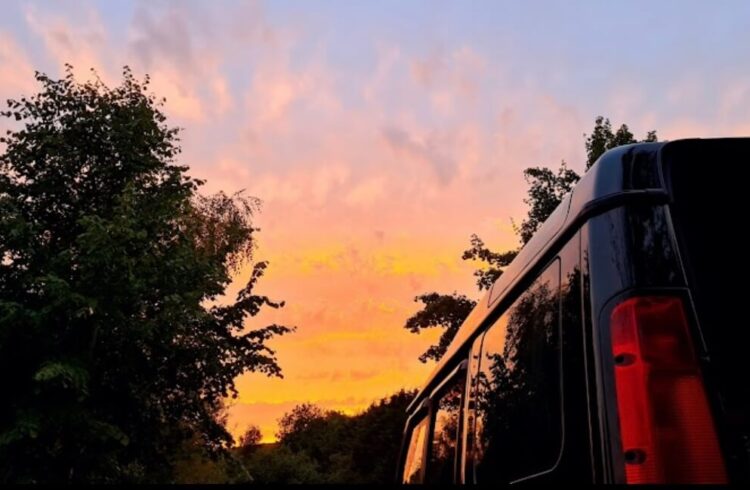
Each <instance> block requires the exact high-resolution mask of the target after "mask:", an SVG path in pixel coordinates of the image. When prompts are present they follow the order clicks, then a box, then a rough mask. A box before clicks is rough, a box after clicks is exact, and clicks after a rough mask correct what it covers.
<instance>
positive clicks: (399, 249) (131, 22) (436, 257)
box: [0, 0, 750, 440]
mask: <svg viewBox="0 0 750 490" xmlns="http://www.w3.org/2000/svg"><path fill="white" fill-rule="evenodd" d="M748 59H750V2H747V1H745V0H741V1H731V0H723V1H721V2H705V1H689V0H680V1H670V0H658V1H657V0H651V1H648V2H646V1H640V0H636V1H629V2H624V1H623V2H616V1H607V2H602V1H585V0H579V1H576V2H567V1H553V0H545V1H537V0H527V1H525V2H510V1H508V2H506V1H487V2H483V1H476V0H475V1H470V2H466V1H446V0H426V1H417V0H411V1H407V2H404V1H392V0H379V1H377V2H375V1H370V2H365V1H363V0H348V1H332V0H330V1H317V0H305V1H282V0H277V1H273V2H260V1H247V2H240V1H221V0H216V1H212V2H198V1H179V2H178V1H174V2H168V1H154V0H151V1H143V2H139V1H133V2H126V1H119V0H110V1H100V2H95V1H90V2H89V1H68V2H53V1H48V2H42V1H39V2H32V1H26V2H24V1H21V2H10V1H9V2H3V15H2V16H0V101H4V100H5V99H7V98H8V97H18V96H19V95H23V94H30V93H33V92H34V91H35V90H37V89H38V86H37V85H36V83H35V81H34V76H33V75H34V70H39V71H42V72H45V73H47V74H49V75H51V76H59V75H60V74H61V72H62V69H63V64H64V63H70V64H72V65H73V66H74V68H75V73H76V74H77V75H78V76H79V77H80V78H81V79H85V78H87V77H89V76H90V71H89V70H90V68H95V69H96V71H97V73H98V74H99V76H100V77H101V78H102V79H103V80H104V81H105V82H107V83H109V84H113V85H114V84H117V83H118V81H119V79H120V74H121V71H122V67H123V66H124V65H128V66H130V67H131V68H132V69H133V70H134V72H135V74H136V75H137V76H143V75H144V74H146V73H148V74H149V75H150V76H151V80H152V84H151V88H152V89H153V91H154V92H155V93H156V94H157V95H159V96H164V97H166V98H167V103H166V113H167V114H168V116H169V122H170V123H171V124H173V125H176V126H179V127H181V128H183V129H182V133H181V138H182V147H183V154H182V155H181V160H180V161H181V163H183V164H187V165H189V166H190V172H191V174H192V175H194V176H196V177H199V178H204V179H206V180H207V183H206V185H205V186H204V188H203V192H206V193H210V192H216V191H219V190H223V191H225V192H228V193H231V192H236V191H239V190H244V191H245V193H246V194H247V195H251V196H255V197H258V198H260V199H261V200H262V201H263V206H262V210H261V211H260V212H259V213H258V214H257V215H256V223H257V225H258V226H259V227H260V228H261V231H260V232H259V233H258V236H257V244H258V248H257V250H256V253H255V258H256V259H257V260H268V261H269V262H270V266H269V268H268V270H267V273H266V276H265V277H264V278H263V279H262V280H261V282H260V284H259V285H258V287H257V289H256V292H257V293H261V294H266V295H268V296H270V297H271V298H273V299H278V300H284V301H285V302H286V306H285V307H284V308H283V309H280V310H274V311H266V312H263V313H261V314H260V315H259V316H257V317H255V318H252V319H250V320H249V321H248V325H247V328H257V327H261V326H263V325H266V324H268V323H271V322H276V323H282V324H285V325H293V326H296V327H297V331H296V332H295V333H294V334H291V335H289V336H286V337H283V338H279V339H275V340H273V341H272V342H271V345H272V347H273V348H274V349H276V350H277V353H278V359H279V363H280V365H281V367H282V369H283V372H284V379H275V378H274V379H269V378H265V377H264V376H262V375H258V374H246V375H243V376H241V377H240V378H238V380H237V386H238V388H239V398H238V399H237V400H235V401H233V402H232V403H231V405H230V407H229V412H228V413H229V419H228V420H229V422H228V423H229V428H230V430H231V431H232V432H233V433H234V434H239V433H241V432H242V431H243V430H244V428H246V427H247V426H248V424H251V423H254V424H257V425H259V426H260V427H261V430H262V432H263V434H264V439H265V440H272V439H273V434H274V432H275V431H276V420H277V419H278V418H279V417H281V415H283V413H284V412H286V411H288V410H290V409H291V408H292V407H293V406H294V405H296V404H298V403H302V402H312V403H316V404H318V405H320V406H321V407H323V408H326V409H335V410H341V411H344V412H345V413H356V412H357V411H358V410H361V409H363V408H365V407H366V406H367V405H368V404H370V403H371V402H373V401H374V400H377V399H379V398H381V397H384V396H386V395H388V394H390V393H392V392H394V391H396V390H398V389H400V388H414V387H418V386H420V385H421V384H422V382H423V381H424V379H425V377H426V376H427V375H428V374H429V372H430V371H431V369H432V365H430V364H426V365H425V364H422V363H420V362H419V361H417V357H418V356H419V354H420V353H422V351H424V350H425V349H426V348H427V347H428V346H429V345H430V343H431V342H432V341H434V340H435V339H436V338H437V334H439V332H427V333H425V334H422V335H414V334H411V333H409V332H408V331H406V330H405V329H404V328H403V325H404V322H405V320H406V319H407V318H408V317H409V316H410V315H412V314H413V313H414V312H416V311H417V310H418V304H416V303H415V302H414V297H415V296H416V295H418V294H420V293H423V292H429V291H440V292H446V293H449V292H453V291H458V292H461V293H466V294H467V295H469V296H471V297H478V296H479V293H478V292H477V290H476V287H475V285H474V278H473V276H472V271H473V267H472V264H470V263H466V262H464V261H462V260H461V252H462V251H463V250H464V249H465V248H467V246H468V243H469V238H470V236H471V234H472V233H476V234H478V235H479V236H481V237H482V238H483V239H484V241H485V242H486V243H487V244H488V245H489V246H490V248H493V249H496V250H505V249H508V248H513V247H516V246H517V245H518V240H517V238H516V236H515V235H514V232H513V226H512V222H511V220H512V219H515V220H516V221H517V222H518V221H520V220H521V219H522V218H523V217H524V215H525V211H526V207H525V205H524V203H523V198H524V194H525V189H526V185H525V182H524V179H523V169H524V168H526V167H529V166H537V165H546V166H557V165H558V164H559V163H560V161H562V160H565V161H566V162H567V163H568V165H569V166H570V167H571V168H573V169H574V170H577V171H579V172H580V171H582V169H583V165H584V161H585V150H584V139H583V134H584V133H585V132H589V131H590V130H591V128H592V127H593V120H594V118H595V117H596V116H597V115H604V116H607V117H609V118H610V119H612V122H613V124H615V125H619V124H620V123H622V122H626V123H627V124H628V125H629V126H630V128H631V130H633V132H634V133H635V134H636V136H637V137H642V136H644V135H645V133H646V131H648V130H651V129H656V130H657V131H658V134H659V137H660V138H662V139H677V138H682V137H694V136H701V137H710V136H739V135H745V136H747V135H749V134H750V116H749V115H750V63H747V61H748ZM2 124H3V123H0V125H2ZM2 129H3V128H2V127H0V130H2ZM249 274H250V271H249V269H247V268H246V269H244V270H242V271H240V272H239V273H238V277H237V281H236V284H235V285H233V286H232V287H231V288H230V290H229V294H230V295H231V294H232V293H234V292H236V291H237V289H238V287H239V285H240V284H241V283H242V282H243V280H244V281H246V280H247V278H248V277H249Z"/></svg>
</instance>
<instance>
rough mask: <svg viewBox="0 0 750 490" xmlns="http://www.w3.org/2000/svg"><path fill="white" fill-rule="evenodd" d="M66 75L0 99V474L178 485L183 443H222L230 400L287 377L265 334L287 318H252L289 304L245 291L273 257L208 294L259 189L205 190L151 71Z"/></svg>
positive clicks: (248, 246) (245, 240)
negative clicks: (248, 381)
mask: <svg viewBox="0 0 750 490" xmlns="http://www.w3.org/2000/svg"><path fill="white" fill-rule="evenodd" d="M72 73H73V72H72V67H70V66H68V67H67V68H66V72H65V76H64V77H63V78H62V79H60V80H53V79H51V78H49V77H47V76H46V75H44V74H41V73H37V74H36V79H37V81H38V82H39V83H40V84H41V91H40V92H39V93H37V94H35V95H33V96H31V97H23V98H21V99H19V100H9V101H8V108H7V110H5V111H2V113H1V114H2V116H3V117H6V118H9V119H10V120H11V121H13V123H12V124H16V126H15V129H13V130H10V131H8V133H7V134H6V136H4V137H3V138H2V139H0V143H1V144H2V145H4V151H3V153H2V154H1V155H0V257H1V259H0V372H2V373H3V377H2V380H3V383H2V385H3V387H2V390H3V395H2V399H3V403H2V404H1V406H0V481H3V482H63V481H67V482H123V481H144V480H146V481H170V480H171V479H172V468H173V461H174V456H175V453H176V452H178V451H180V450H181V448H183V447H184V446H185V444H186V443H187V442H188V441H199V442H198V444H199V446H200V448H201V450H202V451H204V452H206V453H209V454H211V455H217V454H222V453H225V452H226V449H227V447H228V446H229V445H230V444H231V441H232V439H231V436H230V435H229V434H228V433H227V431H226V429H225V428H224V426H223V424H222V423H221V420H219V418H218V415H220V413H221V408H222V400H223V399H224V398H225V397H227V396H230V395H232V396H236V388H235V384H234V379H235V378H236V377H237V376H238V375H240V374H242V373H243V372H247V371H256V372H261V373H264V374H266V375H271V376H278V375H280V368H279V366H278V364H277V362H276V358H275V355H274V352H273V351H272V350H271V349H270V348H269V347H268V346H267V344H266V341H267V340H268V339H269V338H271V337H272V336H274V335H280V334H284V333H287V332H289V331H290V329H289V328H287V327H284V326H280V325H270V326H268V327H265V328H260V329H251V330H248V329H246V325H245V320H246V319H247V318H248V317H250V316H253V315H255V314H257V313H258V311H259V310H260V309H261V308H262V307H264V306H269V307H272V308H277V307H280V306H282V304H283V303H277V302H274V301H271V300H270V299H269V298H267V297H265V296H259V295H255V294H253V288H254V287H255V285H256V284H257V282H258V280H259V279H260V278H261V276H262V275H263V272H264V270H265V268H266V263H265V262H260V263H257V264H255V265H254V266H253V268H252V273H251V275H250V278H249V280H248V282H247V284H246V285H245V286H244V287H243V288H242V289H241V290H240V292H239V293H238V295H237V298H236V300H235V301H233V302H227V303H226V304H221V303H220V302H218V301H217V300H218V299H219V297H220V296H221V295H222V294H223V293H224V291H225V289H226V287H227V286H228V285H229V284H230V281H231V279H232V274H233V272H235V271H238V270H239V268H240V266H242V265H243V264H249V263H251V259H252V251H253V246H254V239H253V237H254V233H255V231H256V228H254V227H253V225H252V216H253V212H254V211H255V210H256V209H257V207H258V202H257V201H256V200H254V199H249V198H244V197H242V196H241V195H234V196H227V195H225V194H223V193H219V194H215V195H212V196H202V195H200V194H199V193H198V188H199V186H200V185H201V184H202V182H201V181H199V180H196V179H194V178H191V177H190V176H189V175H188V174H187V173H186V172H187V167H184V166H180V165H178V164H177V163H176V159H177V156H178V155H179V153H180V147H179V144H178V142H179V140H178V129H177V128H173V127H169V126H168V125H167V124H166V117H165V115H164V114H163V112H162V110H161V105H162V103H163V100H161V101H160V100H157V99H156V98H155V97H154V96H153V95H152V94H150V93H149V91H148V88H149V81H148V77H146V79H145V81H143V82H139V81H137V80H136V79H135V78H134V77H133V75H132V74H131V72H130V70H129V69H128V68H125V70H124V72H123V80H122V83H121V84H120V85H119V86H117V87H113V88H110V87H108V86H106V85H105V84H104V83H103V82H101V80H99V79H98V77H97V78H95V79H94V81H89V82H85V83H79V82H77V81H76V80H75V79H74V77H73V74H72Z"/></svg>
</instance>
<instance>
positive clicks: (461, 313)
mask: <svg viewBox="0 0 750 490" xmlns="http://www.w3.org/2000/svg"><path fill="white" fill-rule="evenodd" d="M415 301H421V302H422V304H423V306H422V309H421V310H419V311H418V312H417V313H415V314H414V315H413V316H412V317H411V318H409V319H408V320H407V321H406V326H405V328H406V329H408V330H409V331H410V332H412V333H419V332H421V331H422V330H424V329H427V328H436V327H437V328H442V329H443V333H442V334H441V335H440V339H439V340H438V343H437V344H435V345H431V346H430V347H429V348H428V349H427V350H426V351H425V352H424V353H422V355H421V356H419V360H420V361H422V362H427V361H428V360H429V359H433V360H435V361H437V360H440V358H441V357H442V356H443V354H445V351H446V349H447V348H448V345H449V344H450V342H451V340H453V337H455V336H456V332H458V327H460V326H461V324H462V323H463V321H464V319H466V317H467V316H469V313H471V310H473V309H474V307H475V306H476V304H477V303H476V301H474V300H471V299H469V298H467V297H466V296H464V295H463V294H457V293H453V294H438V293H427V294H422V295H419V296H417V297H416V298H415Z"/></svg>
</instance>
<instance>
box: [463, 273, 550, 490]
mask: <svg viewBox="0 0 750 490" xmlns="http://www.w3.org/2000/svg"><path fill="white" fill-rule="evenodd" d="M559 277H560V266H559V261H556V262H555V263H554V264H553V265H552V266H550V267H549V268H548V269H547V270H546V271H545V272H544V273H543V274H542V275H541V276H540V277H539V278H538V279H537V280H536V281H535V282H534V283H533V284H532V285H531V286H530V287H529V288H528V289H527V290H526V291H525V292H524V293H523V294H522V295H521V296H520V297H519V298H518V299H517V300H516V302H515V303H513V305H511V307H510V308H508V310H507V311H506V313H504V314H503V316H501V317H500V319H499V320H498V321H497V323H495V325H493V326H492V327H491V328H490V329H489V330H488V331H487V332H486V334H485V335H484V337H483V339H481V338H480V341H481V343H477V344H475V346H474V350H473V353H472V356H477V357H478V362H473V363H472V364H473V369H472V371H473V372H472V392H473V393H472V395H473V396H472V400H470V404H469V408H470V409H472V408H473V412H474V413H473V414H471V415H469V417H468V420H467V421H468V423H469V424H470V426H469V429H470V435H469V438H470V443H469V445H468V446H467V450H468V451H469V455H468V456H469V461H470V467H469V469H470V470H471V469H473V470H474V477H475V480H476V481H477V482H479V483H481V482H511V481H514V480H517V479H519V478H523V477H526V476H530V475H533V474H536V473H539V472H542V471H545V470H548V469H550V468H552V467H553V466H554V464H555V462H556V460H557V457H558V456H559V453H560V447H561V443H562V425H561V416H562V413H561V412H562V409H561V385H560V320H559V314H560V304H559V282H560V279H559ZM472 435H473V437H472Z"/></svg>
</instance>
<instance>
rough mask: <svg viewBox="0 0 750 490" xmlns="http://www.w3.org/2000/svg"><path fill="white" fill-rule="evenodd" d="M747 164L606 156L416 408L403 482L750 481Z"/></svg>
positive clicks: (731, 151) (651, 148)
mask: <svg viewBox="0 0 750 490" xmlns="http://www.w3.org/2000/svg"><path fill="white" fill-rule="evenodd" d="M749 164H750V138H728V139H706V140H702V139H690V140H680V141H672V142H666V143H641V144H634V145H627V146H622V147H619V148H615V149H613V150H610V151H609V152H607V153H606V154H604V155H603V156H602V157H601V158H600V159H599V161H598V162H597V163H596V164H595V165H594V166H593V167H592V168H591V169H590V170H589V171H588V172H587V173H586V175H585V176H584V177H583V178H582V179H581V181H580V182H579V183H578V185H577V186H576V187H575V189H574V190H573V191H572V192H571V193H570V194H569V195H568V196H567V197H566V198H565V199H564V200H563V202H562V203H561V204H560V206H559V207H558V208H557V210H556V211H555V212H554V213H553V214H552V215H551V216H550V217H549V219H548V220H547V221H546V222H545V224H544V226H542V228H540V230H539V231H538V232H537V234H536V235H535V236H534V238H533V239H532V240H531V241H529V243H528V244H527V245H526V246H525V247H524V248H523V250H522V251H521V252H520V253H519V255H518V256H517V257H516V259H515V260H514V261H513V263H512V264H511V265H509V266H508V268H507V269H506V270H505V273H504V274H503V275H502V277H500V279H498V281H497V282H496V283H495V284H494V285H493V286H492V288H491V289H490V290H489V292H488V293H487V294H486V295H485V297H484V298H483V299H482V300H481V301H480V302H479V304H478V305H477V306H476V308H475V309H474V311H473V312H472V313H471V315H470V316H469V317H468V318H467V319H466V321H465V322H464V324H463V325H462V327H461V328H460V330H459V332H458V334H457V335H456V338H455V339H454V341H453V343H452V344H451V346H450V347H449V349H448V352H447V353H446V354H445V356H444V357H443V358H442V359H441V361H440V362H439V363H438V365H437V367H436V368H435V371H434V372H433V374H432V375H431V376H430V378H429V380H428V381H427V383H426V384H425V385H424V386H423V387H422V389H421V390H420V392H419V394H418V395H417V397H416V398H415V400H414V401H413V402H412V404H411V405H410V406H409V408H408V415H409V419H408V422H407V425H406V428H405V431H404V442H403V445H402V447H403V449H402V454H401V459H400V468H399V474H398V479H399V481H400V482H403V483H516V482H580V483H592V482H593V483H662V482H663V483H681V482H690V483H693V482H695V483H699V482H719V483H720V482H732V483H748V482H750V404H749V403H748V401H749V400H750V379H749V378H750V376H748V374H749V373H750V369H748V364H749V363H750V355H749V353H750V333H749V332H750V325H749V324H748V321H747V318H748V317H746V316H745V315H744V314H745V313H746V311H747V310H745V309H744V306H745V305H744V301H748V299H747V297H744V295H742V294H741V291H743V290H744V287H745V283H743V282H742V281H744V279H745V276H744V274H743V273H742V272H741V271H742V270H745V267H744V259H742V257H743V256H744V254H743V253H741V252H740V249H742V248H744V246H743V245H744V244H745V243H746V241H745V239H744V237H743V236H742V234H741V230H742V228H743V225H744V224H746V223H748V217H747V215H746V214H744V210H745V209H746V208H747V204H746V203H745V201H744V199H743V198H746V197H750V184H749V182H750V181H747V180H745V178H744V175H745V172H744V168H743V166H745V165H749ZM741 211H742V212H741Z"/></svg>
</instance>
